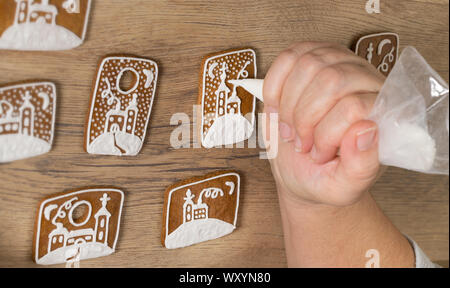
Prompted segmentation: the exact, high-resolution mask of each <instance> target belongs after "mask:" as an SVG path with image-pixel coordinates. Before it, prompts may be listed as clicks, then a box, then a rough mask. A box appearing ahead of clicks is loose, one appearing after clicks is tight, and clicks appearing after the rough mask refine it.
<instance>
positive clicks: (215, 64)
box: [208, 62, 219, 80]
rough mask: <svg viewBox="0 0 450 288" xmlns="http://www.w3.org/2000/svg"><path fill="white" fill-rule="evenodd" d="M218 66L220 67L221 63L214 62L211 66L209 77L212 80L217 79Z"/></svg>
mask: <svg viewBox="0 0 450 288" xmlns="http://www.w3.org/2000/svg"><path fill="white" fill-rule="evenodd" d="M217 65H219V63H217V62H214V63H212V64H211V65H210V66H209V69H208V76H209V77H210V78H211V79H212V80H214V78H216V76H215V75H214V69H216V67H217Z"/></svg>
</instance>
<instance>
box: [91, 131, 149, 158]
mask: <svg viewBox="0 0 450 288" xmlns="http://www.w3.org/2000/svg"><path fill="white" fill-rule="evenodd" d="M114 138H115V141H114ZM141 146H142V140H141V139H140V138H139V137H137V136H135V135H131V134H127V133H123V132H117V133H103V134H102V135H100V136H98V137H97V138H96V139H95V140H94V141H93V142H92V143H91V145H89V147H88V153H91V154H101V155H117V156H135V155H137V154H138V153H139V151H140V149H141Z"/></svg>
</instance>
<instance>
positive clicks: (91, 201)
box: [33, 188, 124, 265]
mask: <svg viewBox="0 0 450 288" xmlns="http://www.w3.org/2000/svg"><path fill="white" fill-rule="evenodd" d="M123 200H124V194H123V192H122V191H120V190H117V189H112V188H97V189H86V190H79V191H75V192H69V193H62V194H58V195H54V196H51V197H48V198H46V199H45V200H43V201H42V202H41V203H40V204H39V211H38V215H37V219H36V226H35V234H34V243H33V259H34V261H35V262H36V263H37V264H42V265H51V264H60V263H66V262H68V261H72V260H73V259H76V260H83V259H90V258H97V257H102V256H107V255H110V254H112V253H114V251H115V248H116V244H117V238H118V236H119V226H120V216H121V214H122V206H123Z"/></svg>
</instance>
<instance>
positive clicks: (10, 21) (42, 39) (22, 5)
mask: <svg viewBox="0 0 450 288" xmlns="http://www.w3.org/2000/svg"><path fill="white" fill-rule="evenodd" d="M90 7H91V0H2V1H0V49H12V50H38V51H41V50H67V49H72V48H75V47H77V46H80V45H81V44H82V43H83V41H84V38H85V35H86V30H87V22H88V18H89V10H90Z"/></svg>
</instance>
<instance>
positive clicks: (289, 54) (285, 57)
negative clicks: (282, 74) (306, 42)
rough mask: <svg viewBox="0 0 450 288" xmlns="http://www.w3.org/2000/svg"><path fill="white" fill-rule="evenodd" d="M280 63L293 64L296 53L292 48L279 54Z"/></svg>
mask: <svg viewBox="0 0 450 288" xmlns="http://www.w3.org/2000/svg"><path fill="white" fill-rule="evenodd" d="M279 58H280V59H281V61H286V62H293V61H296V60H297V58H298V52H297V51H296V50H295V49H294V48H288V49H286V50H284V51H282V52H281V53H280V56H279Z"/></svg>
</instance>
